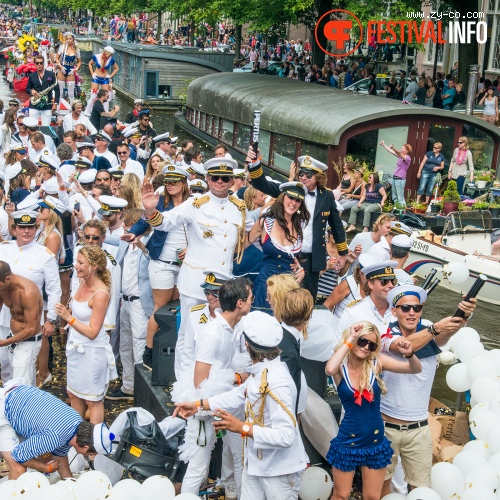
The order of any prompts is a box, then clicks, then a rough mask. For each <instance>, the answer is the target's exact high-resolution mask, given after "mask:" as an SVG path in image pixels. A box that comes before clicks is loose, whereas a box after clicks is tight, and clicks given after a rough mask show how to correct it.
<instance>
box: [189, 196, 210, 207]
mask: <svg viewBox="0 0 500 500" xmlns="http://www.w3.org/2000/svg"><path fill="white" fill-rule="evenodd" d="M208 201H210V196H209V195H208V194H206V195H205V196H200V197H199V198H195V199H194V200H193V206H194V207H196V208H200V207H201V206H202V205H203V204H204V203H207V202H208Z"/></svg>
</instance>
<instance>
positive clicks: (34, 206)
mask: <svg viewBox="0 0 500 500" xmlns="http://www.w3.org/2000/svg"><path fill="white" fill-rule="evenodd" d="M16 208H17V209H18V210H31V211H32V212H36V211H37V210H40V205H39V204H38V200H35V198H31V197H30V196H28V197H26V198H24V200H23V201H20V202H19V203H18V204H17V206H16Z"/></svg>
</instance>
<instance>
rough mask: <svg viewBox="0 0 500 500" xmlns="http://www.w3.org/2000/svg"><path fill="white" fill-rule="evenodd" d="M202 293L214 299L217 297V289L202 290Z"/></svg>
mask: <svg viewBox="0 0 500 500" xmlns="http://www.w3.org/2000/svg"><path fill="white" fill-rule="evenodd" d="M203 293H204V294H205V296H206V297H208V296H209V295H211V296H212V297H213V298H214V299H218V298H219V290H203Z"/></svg>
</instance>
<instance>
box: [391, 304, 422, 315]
mask: <svg viewBox="0 0 500 500" xmlns="http://www.w3.org/2000/svg"><path fill="white" fill-rule="evenodd" d="M398 307H400V308H401V310H402V311H403V312H404V313H405V314H406V313H409V312H410V310H411V309H413V310H414V311H415V312H416V313H419V312H421V311H422V308H423V307H424V306H423V305H422V304H401V305H400V306H396V309H397V308H398Z"/></svg>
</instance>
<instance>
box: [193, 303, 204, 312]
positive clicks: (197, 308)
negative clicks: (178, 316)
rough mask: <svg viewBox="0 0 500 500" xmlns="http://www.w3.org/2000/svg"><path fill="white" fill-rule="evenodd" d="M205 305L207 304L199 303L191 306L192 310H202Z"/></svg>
mask: <svg viewBox="0 0 500 500" xmlns="http://www.w3.org/2000/svg"><path fill="white" fill-rule="evenodd" d="M205 306H206V304H198V305H197V306H193V307H192V308H191V312H194V311H201V310H202V309H203V308H204V307H205Z"/></svg>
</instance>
